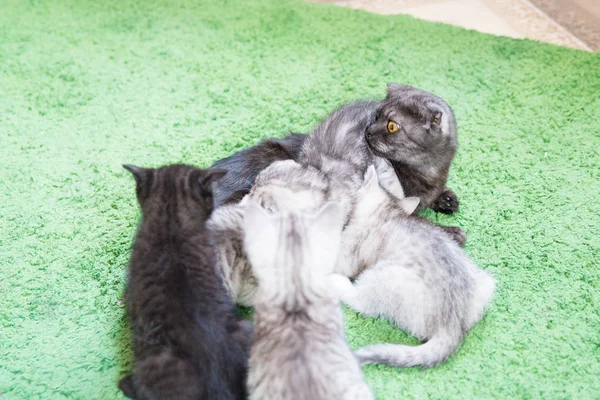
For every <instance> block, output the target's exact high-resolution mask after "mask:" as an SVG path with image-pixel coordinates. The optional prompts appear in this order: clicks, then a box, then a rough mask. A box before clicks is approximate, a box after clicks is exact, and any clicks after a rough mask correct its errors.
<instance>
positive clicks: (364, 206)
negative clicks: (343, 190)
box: [354, 165, 420, 217]
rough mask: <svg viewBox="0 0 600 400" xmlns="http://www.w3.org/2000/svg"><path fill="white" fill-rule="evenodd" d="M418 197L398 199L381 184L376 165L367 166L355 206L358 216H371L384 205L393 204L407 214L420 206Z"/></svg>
mask: <svg viewBox="0 0 600 400" xmlns="http://www.w3.org/2000/svg"><path fill="white" fill-rule="evenodd" d="M419 202H420V199H419V198H418V197H405V198H403V199H397V198H396V197H395V196H394V195H392V194H391V193H389V192H387V191H386V190H385V189H384V188H382V187H381V185H380V184H379V179H378V177H377V170H376V169H375V166H374V165H371V166H370V167H369V168H367V172H365V176H364V180H363V184H362V186H361V187H360V189H359V190H358V191H357V202H356V206H355V211H354V213H355V215H356V216H358V217H371V216H372V215H373V213H374V212H377V210H378V208H379V207H380V206H382V205H393V206H394V207H400V208H401V209H402V211H404V213H406V214H407V215H410V214H412V213H413V212H415V210H416V209H417V207H418V206H419Z"/></svg>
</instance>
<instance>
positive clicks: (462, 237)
mask: <svg viewBox="0 0 600 400" xmlns="http://www.w3.org/2000/svg"><path fill="white" fill-rule="evenodd" d="M442 229H444V231H445V232H446V233H447V234H448V235H450V237H451V238H452V240H454V241H455V242H456V243H458V245H459V246H460V247H463V246H464V245H465V243H467V234H466V233H465V231H463V230H462V229H461V228H459V227H458V226H442Z"/></svg>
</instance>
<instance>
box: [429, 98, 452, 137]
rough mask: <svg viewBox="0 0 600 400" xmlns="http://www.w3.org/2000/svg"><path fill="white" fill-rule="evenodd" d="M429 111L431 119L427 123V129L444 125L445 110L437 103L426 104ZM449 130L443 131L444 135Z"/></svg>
mask: <svg viewBox="0 0 600 400" xmlns="http://www.w3.org/2000/svg"><path fill="white" fill-rule="evenodd" d="M425 107H427V110H428V111H429V114H430V116H429V118H428V121H427V125H428V126H427V128H429V127H430V126H435V127H440V126H441V125H442V121H443V117H444V110H443V109H442V108H441V107H440V106H439V105H437V104H435V103H427V104H425ZM446 131H447V129H442V132H443V133H446Z"/></svg>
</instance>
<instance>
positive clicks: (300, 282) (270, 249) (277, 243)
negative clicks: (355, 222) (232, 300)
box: [244, 202, 344, 311]
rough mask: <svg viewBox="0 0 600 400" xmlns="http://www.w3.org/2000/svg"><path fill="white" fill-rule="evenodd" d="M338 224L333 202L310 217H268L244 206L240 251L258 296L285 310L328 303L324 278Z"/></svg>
mask: <svg viewBox="0 0 600 400" xmlns="http://www.w3.org/2000/svg"><path fill="white" fill-rule="evenodd" d="M343 223H344V218H343V213H342V209H341V207H340V205H339V204H338V203H333V202H330V203H327V204H325V205H324V206H323V207H321V208H320V209H319V210H318V211H317V213H316V214H308V213H306V212H284V213H276V214H269V213H267V211H266V210H264V209H263V208H262V207H260V206H259V205H257V204H256V203H252V202H250V203H249V204H248V205H247V206H246V210H245V214H244V249H245V251H246V254H247V256H248V260H249V261H250V264H251V265H252V270H253V271H254V275H255V276H256V278H257V280H258V283H259V292H260V293H261V296H263V298H266V299H268V300H269V302H270V303H271V304H273V305H275V306H282V307H284V308H285V309H286V310H288V311H289V310H291V309H295V308H296V307H303V306H305V305H306V304H307V303H308V302H310V303H318V302H319V301H323V299H325V298H327V299H330V298H331V295H330V294H329V291H328V289H327V281H326V280H327V276H328V275H329V274H331V273H332V272H333V271H334V268H335V263H336V261H337V255H338V251H339V248H340V241H341V234H342V227H343Z"/></svg>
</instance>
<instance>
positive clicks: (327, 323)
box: [244, 203, 373, 400]
mask: <svg viewBox="0 0 600 400" xmlns="http://www.w3.org/2000/svg"><path fill="white" fill-rule="evenodd" d="M342 217H343V216H342V212H341V209H340V207H339V205H338V204H336V203H327V204H326V205H325V206H323V207H322V208H321V209H320V210H319V211H318V213H317V214H316V215H309V214H306V213H298V212H292V213H277V214H274V215H269V214H267V212H266V211H265V210H264V209H263V208H262V207H260V206H258V205H256V204H253V203H250V204H249V205H248V206H247V208H246V211H245V218H244V231H245V237H244V247H245V249H246V252H247V254H248V258H249V259H250V262H251V263H252V266H253V268H254V272H255V274H256V277H257V279H258V282H259V290H258V293H257V296H256V299H255V314H254V343H253V345H252V350H251V355H250V369H249V374H248V391H249V395H250V398H251V399H257V400H269V399H273V400H292V399H293V400H331V399H336V400H350V399H353V400H354V399H355V400H368V399H373V394H372V393H371V390H370V389H369V387H368V385H367V384H366V383H365V381H364V379H363V376H362V372H361V370H360V367H359V365H358V362H357V360H356V358H355V356H354V355H353V354H352V352H351V350H350V348H349V347H348V345H347V344H346V341H345V339H344V323H343V314H342V310H341V307H340V304H339V301H338V299H337V298H335V297H334V295H332V292H331V290H330V286H329V284H328V278H329V276H328V275H329V273H330V272H332V271H333V268H334V266H335V262H336V258H337V253H338V250H339V247H340V236H341V231H342V223H343V219H342Z"/></svg>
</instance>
